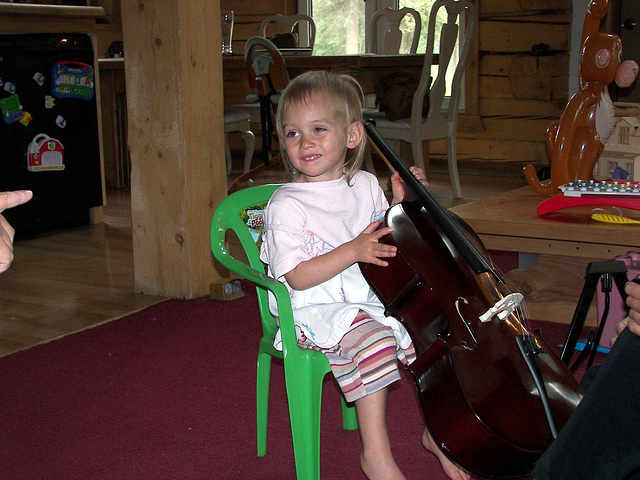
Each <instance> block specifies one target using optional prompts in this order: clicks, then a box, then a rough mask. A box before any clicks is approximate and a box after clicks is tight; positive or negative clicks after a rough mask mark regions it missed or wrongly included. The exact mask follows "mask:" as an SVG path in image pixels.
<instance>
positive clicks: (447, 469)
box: [422, 427, 471, 480]
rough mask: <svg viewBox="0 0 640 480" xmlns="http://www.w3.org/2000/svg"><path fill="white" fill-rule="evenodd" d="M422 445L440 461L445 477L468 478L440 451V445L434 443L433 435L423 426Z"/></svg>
mask: <svg viewBox="0 0 640 480" xmlns="http://www.w3.org/2000/svg"><path fill="white" fill-rule="evenodd" d="M422 445H423V446H424V448H425V449H427V451H429V452H431V453H433V454H434V455H435V456H436V458H437V459H438V460H439V461H440V465H441V466H442V470H443V471H444V473H445V474H446V475H447V477H449V478H451V479H452V480H470V478H471V476H470V475H469V474H468V473H467V472H465V471H464V470H462V469H461V468H459V467H458V466H457V465H456V464H455V463H453V462H452V461H451V460H449V458H447V456H446V455H445V454H444V453H443V452H442V450H441V449H440V447H438V445H437V444H436V443H435V441H434V440H433V437H432V436H431V434H430V433H429V430H427V428H426V427H425V429H424V431H423V432H422Z"/></svg>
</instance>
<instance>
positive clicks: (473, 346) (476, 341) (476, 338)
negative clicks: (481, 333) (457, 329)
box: [456, 297, 478, 351]
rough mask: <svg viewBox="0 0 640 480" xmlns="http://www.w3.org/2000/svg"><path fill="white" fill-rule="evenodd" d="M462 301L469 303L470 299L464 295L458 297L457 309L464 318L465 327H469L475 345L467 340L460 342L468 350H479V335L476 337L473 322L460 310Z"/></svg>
mask: <svg viewBox="0 0 640 480" xmlns="http://www.w3.org/2000/svg"><path fill="white" fill-rule="evenodd" d="M460 301H463V302H464V303H465V304H466V305H468V304H469V301H468V300H467V299H466V298H464V297H458V298H457V299H456V311H457V312H458V315H459V316H460V318H461V319H462V322H463V323H464V325H465V327H467V330H468V331H469V335H471V339H472V340H473V345H469V344H468V343H467V342H465V341H462V342H460V343H461V344H462V346H463V347H464V348H466V349H467V350H471V351H474V350H477V349H478V337H476V334H475V332H474V331H473V328H472V327H471V323H470V322H469V320H467V319H466V318H465V316H464V314H463V313H462V312H461V311H460Z"/></svg>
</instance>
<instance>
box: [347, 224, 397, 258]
mask: <svg viewBox="0 0 640 480" xmlns="http://www.w3.org/2000/svg"><path fill="white" fill-rule="evenodd" d="M379 225H380V221H379V220H376V221H375V222H373V223H371V224H369V226H368V227H367V228H365V229H364V230H363V231H362V233H361V234H360V235H358V236H357V237H356V238H354V239H353V240H351V242H349V243H350V246H351V248H353V252H354V255H355V258H356V262H364V263H372V264H374V265H379V266H381V267H386V266H387V265H389V263H388V262H385V261H384V260H381V258H383V257H395V256H396V252H397V250H398V249H397V248H396V247H394V246H393V245H387V244H385V243H380V242H379V241H378V240H380V238H382V237H384V236H385V235H388V234H389V233H391V232H392V231H393V228H391V227H385V228H381V229H379V230H377V228H378V226H379Z"/></svg>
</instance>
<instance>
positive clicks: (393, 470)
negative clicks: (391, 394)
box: [355, 388, 405, 480]
mask: <svg viewBox="0 0 640 480" xmlns="http://www.w3.org/2000/svg"><path fill="white" fill-rule="evenodd" d="M355 403H356V411H357V412H358V425H359V428H360V437H361V438H362V453H361V454H360V466H361V467H362V471H363V472H364V474H365V475H366V476H367V478H368V479H369V480H377V479H381V480H396V479H397V480H402V479H404V478H405V477H404V475H402V472H401V471H400V469H399V468H398V465H397V464H396V461H395V460H394V458H393V454H392V453H391V445H390V443H389V433H388V432H387V420H386V415H387V388H383V389H382V390H378V391H377V392H375V393H372V394H370V395H366V396H364V397H361V398H359V399H358V400H356V402H355Z"/></svg>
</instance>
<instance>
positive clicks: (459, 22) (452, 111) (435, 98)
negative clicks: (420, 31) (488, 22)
mask: <svg viewBox="0 0 640 480" xmlns="http://www.w3.org/2000/svg"><path fill="white" fill-rule="evenodd" d="M440 9H444V12H445V13H446V16H447V20H446V22H445V23H444V24H443V25H442V27H441V30H440V45H439V47H440V48H439V52H438V75H437V77H436V78H435V80H434V81H433V83H431V66H432V64H433V49H434V43H435V31H436V18H437V16H438V12H439V11H440ZM475 26H476V14H475V8H474V6H473V3H471V2H470V1H469V0H438V1H436V3H434V4H433V7H432V8H431V12H430V14H429V25H428V27H427V49H426V52H425V57H424V65H423V67H422V76H421V78H420V83H419V84H418V89H417V91H416V94H415V95H414V97H413V104H412V109H411V120H412V122H413V121H414V119H416V120H417V119H418V118H421V117H422V104H423V100H424V96H425V95H426V94H427V92H428V93H429V114H428V115H427V117H428V118H435V117H439V116H440V110H441V108H442V104H443V102H444V98H445V93H446V76H447V71H448V70H449V69H450V68H453V69H454V70H453V71H454V73H453V81H452V83H451V97H450V99H449V106H448V108H447V112H448V114H447V119H448V120H449V121H452V120H453V119H454V118H457V113H458V107H459V105H460V96H461V93H462V79H463V78H464V69H465V66H466V64H467V58H468V57H469V49H470V48H471V43H472V39H473V34H474V31H475ZM461 28H462V34H461V33H460V29H461ZM456 44H457V47H458V55H457V56H455V55H454V53H455V50H456ZM430 84H431V85H430Z"/></svg>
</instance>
